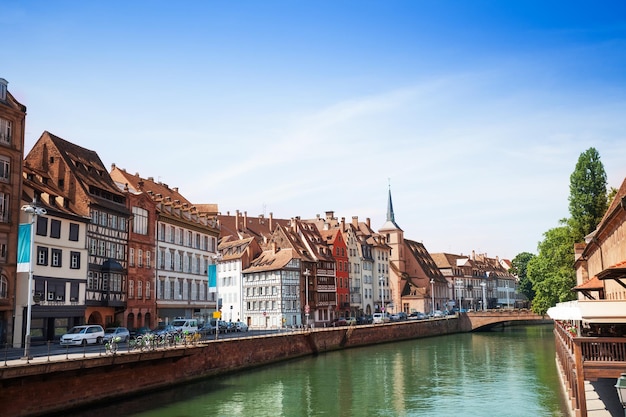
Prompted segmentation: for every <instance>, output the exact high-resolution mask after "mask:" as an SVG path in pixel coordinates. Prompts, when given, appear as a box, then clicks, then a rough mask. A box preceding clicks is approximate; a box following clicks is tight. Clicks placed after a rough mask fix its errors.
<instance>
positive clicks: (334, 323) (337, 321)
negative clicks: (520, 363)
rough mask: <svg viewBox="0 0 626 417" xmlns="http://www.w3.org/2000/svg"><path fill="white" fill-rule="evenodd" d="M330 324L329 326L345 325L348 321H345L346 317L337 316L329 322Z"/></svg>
mask: <svg viewBox="0 0 626 417" xmlns="http://www.w3.org/2000/svg"><path fill="white" fill-rule="evenodd" d="M330 325H331V326H333V327H339V326H347V325H348V322H347V321H346V319H344V318H343V317H339V318H337V319H335V320H333V321H332V322H331V323H330Z"/></svg>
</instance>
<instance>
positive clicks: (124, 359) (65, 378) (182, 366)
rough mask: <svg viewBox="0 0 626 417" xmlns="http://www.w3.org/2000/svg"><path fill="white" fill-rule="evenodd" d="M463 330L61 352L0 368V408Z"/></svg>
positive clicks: (414, 327) (32, 411)
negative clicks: (93, 352)
mask: <svg viewBox="0 0 626 417" xmlns="http://www.w3.org/2000/svg"><path fill="white" fill-rule="evenodd" d="M458 332H460V329H459V321H458V320H457V319H454V318H451V319H447V320H445V319H444V320H428V321H418V322H415V321H409V322H403V323H396V324H385V325H370V326H356V327H341V328H337V329H315V330H313V331H310V332H285V333H278V334H275V335H269V336H257V337H246V338H237V339H225V340H219V341H210V342H201V343H198V344H197V345H195V346H190V347H186V348H182V347H179V348H169V349H167V348H166V349H159V350H155V351H150V352H130V353H126V352H124V353H121V354H118V355H114V356H99V355H94V356H87V357H83V356H82V355H76V356H79V357H74V358H73V357H70V358H69V359H66V357H65V355H63V356H61V357H58V358H54V360H51V361H47V360H46V361H32V362H30V363H28V364H17V365H11V366H5V367H3V368H0V381H1V383H2V386H1V388H0V414H1V415H2V416H3V417H18V416H19V417H31V416H42V415H45V414H48V413H51V412H58V411H61V410H67V409H70V408H75V407H79V406H85V405H88V404H92V403H97V402H99V401H104V400H110V399H112V398H121V397H124V396H128V395H132V394H136V393H139V392H145V391H150V390H154V389H157V388H162V387H167V386H171V385H172V384H178V383H183V382H189V381H192V380H196V379H200V378H205V377H210V376H215V375H220V374H225V373H229V372H235V371H241V370H244V369H250V368H254V367H258V366H263V365H268V364H271V363H276V362H279V361H285V360H289V359H294V358H298V357H303V356H308V355H315V354H319V353H322V352H327V351H332V350H339V349H345V348H350V347H357V346H367V345H373V344H377V343H386V342H392V341H398V340H408V339H415V338H420V337H429V336H438V335H444V334H452V333H458Z"/></svg>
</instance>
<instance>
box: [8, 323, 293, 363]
mask: <svg viewBox="0 0 626 417" xmlns="http://www.w3.org/2000/svg"><path fill="white" fill-rule="evenodd" d="M284 331H291V330H250V331H248V332H243V333H239V332H232V333H219V334H218V335H217V338H216V335H215V334H214V333H212V334H210V335H203V336H202V339H200V340H201V341H211V340H216V339H220V340H221V339H232V338H237V337H250V336H260V335H264V334H276V333H278V332H284ZM118 350H119V351H120V352H127V351H128V350H129V347H128V343H120V344H119V347H118ZM76 353H85V354H87V353H101V354H103V355H104V354H105V347H104V344H97V345H95V344H94V345H87V346H61V345H60V344H59V342H58V341H57V342H54V343H44V344H41V343H39V344H33V345H31V347H30V356H31V357H33V358H39V357H45V356H57V355H69V354H76ZM22 358H24V360H26V358H25V357H24V348H13V347H9V346H8V345H7V346H5V347H4V348H3V349H2V350H0V366H2V365H4V364H5V362H6V361H10V360H15V359H22Z"/></svg>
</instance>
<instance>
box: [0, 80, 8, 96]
mask: <svg viewBox="0 0 626 417" xmlns="http://www.w3.org/2000/svg"><path fill="white" fill-rule="evenodd" d="M6 99H7V81H6V80H3V79H0V100H2V101H5V100H6Z"/></svg>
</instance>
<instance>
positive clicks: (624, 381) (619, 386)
mask: <svg viewBox="0 0 626 417" xmlns="http://www.w3.org/2000/svg"><path fill="white" fill-rule="evenodd" d="M615 389H616V390H617V396H618V397H619V402H620V403H621V404H622V407H623V408H624V416H625V417H626V374H621V375H620V377H619V378H618V379H617V382H616V383H615Z"/></svg>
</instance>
